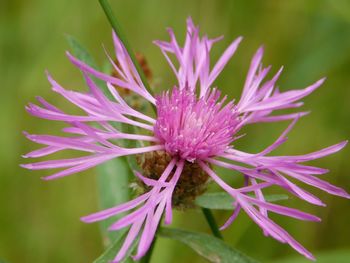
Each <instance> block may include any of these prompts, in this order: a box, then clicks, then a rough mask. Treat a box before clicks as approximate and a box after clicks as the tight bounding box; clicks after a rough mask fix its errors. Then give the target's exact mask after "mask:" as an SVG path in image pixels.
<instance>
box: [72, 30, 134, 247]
mask: <svg viewBox="0 0 350 263" xmlns="http://www.w3.org/2000/svg"><path fill="white" fill-rule="evenodd" d="M67 41H68V43H69V45H70V47H71V49H72V52H73V55H74V56H76V57H77V58H78V59H80V60H81V61H83V62H84V63H86V64H88V65H89V66H91V67H94V68H96V69H98V67H97V65H96V63H95V61H94V59H93V58H92V57H91V56H90V54H89V52H88V51H87V50H86V49H85V48H84V47H83V46H82V45H81V44H80V43H79V42H78V41H77V40H76V39H75V38H73V37H72V36H67ZM93 80H94V82H95V83H96V85H98V86H99V88H100V89H101V90H103V91H104V92H105V94H106V96H111V94H109V92H107V89H106V85H105V83H104V82H103V81H101V80H98V79H96V78H94V79H93ZM113 125H118V124H113ZM117 128H118V129H120V127H119V126H118V127H117ZM121 143H122V144H123V145H124V144H125V142H121ZM97 174H98V176H97V180H98V188H99V195H100V208H101V209H106V208H110V207H113V206H116V205H118V204H121V203H124V202H126V201H128V200H129V198H130V189H129V178H131V176H132V171H131V169H130V166H129V164H128V161H127V159H126V157H119V158H115V159H113V160H110V161H108V162H106V163H103V164H101V165H99V166H98V167H97ZM120 217H121V216H120V215H117V216H114V217H111V218H109V219H107V220H104V221H101V222H100V226H101V231H102V235H103V239H104V240H103V241H104V244H105V245H106V246H107V245H109V244H110V242H111V241H113V240H120V237H121V235H122V233H121V232H120V231H107V229H108V227H109V225H110V224H111V223H113V222H114V221H116V220H117V219H118V218H120Z"/></svg>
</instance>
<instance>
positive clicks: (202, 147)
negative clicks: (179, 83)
mask: <svg viewBox="0 0 350 263" xmlns="http://www.w3.org/2000/svg"><path fill="white" fill-rule="evenodd" d="M219 98H220V92H219V91H218V90H216V89H213V90H212V91H211V92H208V93H207V94H206V95H205V96H203V97H201V98H199V99H197V97H196V95H195V94H194V93H193V92H192V91H190V90H188V89H182V90H179V89H178V88H176V87H175V88H174V89H173V90H172V92H171V93H170V92H169V91H167V92H165V93H163V94H161V95H160V96H158V97H157V98H156V100H157V102H156V106H157V115H158V117H157V121H156V124H155V127H154V134H155V136H156V137H157V138H159V139H160V140H161V142H162V143H164V145H165V150H166V151H167V152H168V153H169V154H171V155H173V156H174V155H178V156H179V157H181V158H183V159H186V160H187V161H190V162H194V161H195V160H196V159H204V158H207V157H210V156H215V155H218V154H220V153H222V152H223V151H224V150H225V149H226V147H227V146H228V145H229V144H230V143H231V142H232V141H233V135H234V134H235V132H236V131H237V129H238V124H239V122H240V121H239V117H238V113H237V111H236V107H235V105H234V104H233V102H229V103H228V104H226V105H225V106H224V105H223V104H224V102H225V100H226V97H225V98H223V99H222V100H220V101H219Z"/></svg>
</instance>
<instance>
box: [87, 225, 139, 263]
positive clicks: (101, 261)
mask: <svg viewBox="0 0 350 263" xmlns="http://www.w3.org/2000/svg"><path fill="white" fill-rule="evenodd" d="M121 232H122V234H121V235H120V237H119V238H117V239H115V240H114V242H113V243H112V244H111V245H110V246H109V247H108V248H107V249H106V250H105V252H103V254H102V255H101V256H100V257H99V258H97V259H96V260H95V261H94V262H93V263H110V262H111V261H112V260H113V259H114V258H115V256H116V255H117V253H118V251H119V250H120V248H121V247H122V245H123V243H124V239H125V237H126V234H127V233H125V231H123V230H122V231H121ZM136 244H137V242H134V243H133V244H132V245H131V247H130V248H129V250H128V252H127V253H126V254H125V259H124V260H122V261H120V263H131V262H134V261H133V260H132V259H131V258H130V255H131V253H132V251H133V250H134V249H135V247H136Z"/></svg>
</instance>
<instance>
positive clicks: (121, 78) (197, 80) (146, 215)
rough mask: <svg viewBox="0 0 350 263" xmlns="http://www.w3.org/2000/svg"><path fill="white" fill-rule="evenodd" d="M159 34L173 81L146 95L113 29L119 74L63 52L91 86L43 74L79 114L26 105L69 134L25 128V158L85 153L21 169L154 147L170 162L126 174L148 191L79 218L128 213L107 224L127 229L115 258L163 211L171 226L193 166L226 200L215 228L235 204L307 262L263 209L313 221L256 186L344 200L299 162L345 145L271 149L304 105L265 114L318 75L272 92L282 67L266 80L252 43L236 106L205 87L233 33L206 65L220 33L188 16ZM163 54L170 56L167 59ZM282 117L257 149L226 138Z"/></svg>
mask: <svg viewBox="0 0 350 263" xmlns="http://www.w3.org/2000/svg"><path fill="white" fill-rule="evenodd" d="M168 31H169V34H170V41H169V42H164V41H155V44H156V45H158V46H159V47H160V50H161V52H162V53H163V54H164V56H165V58H166V60H167V61H168V63H169V65H170V67H171V69H172V70H173V71H174V74H175V76H176V77H177V81H178V83H176V84H175V85H174V87H173V88H172V89H170V90H168V91H165V92H163V93H162V94H160V95H158V96H156V97H155V98H154V97H153V96H152V95H151V94H150V93H149V92H148V91H147V90H146V88H145V87H144V85H143V83H142V81H141V79H140V77H139V75H138V73H137V71H136V68H135V66H134V65H133V63H132V61H131V59H130V57H129V55H128V53H127V51H126V49H125V48H124V46H123V45H122V43H121V41H120V40H119V39H118V37H117V36H116V35H115V34H113V38H114V45H115V51H116V58H117V61H118V63H114V62H113V60H112V59H111V58H110V57H109V59H110V61H111V63H112V64H113V67H114V70H115V71H116V72H117V73H118V76H110V75H107V74H104V73H101V72H98V71H96V70H95V69H93V68H91V67H90V66H88V65H86V64H84V63H83V62H81V61H79V60H78V59H76V58H74V57H73V56H72V55H70V54H69V53H68V54H67V55H68V57H69V59H70V60H71V62H72V63H73V64H74V65H76V66H77V67H78V68H79V69H80V70H81V71H82V72H83V74H84V78H85V80H86V83H87V85H88V87H89V90H90V91H89V92H88V93H82V92H76V91H69V90H65V89H64V88H63V87H62V86H60V85H59V84H58V83H57V82H56V81H55V80H54V79H53V78H52V77H51V76H50V75H48V79H49V81H50V83H51V85H52V88H53V91H55V92H57V93H59V94H60V95H62V96H63V97H65V98H66V99H67V100H69V101H70V102H72V103H73V104H75V105H76V106H78V107H79V108H80V109H81V110H83V111H84V112H85V114H83V115H72V114H68V113H65V112H63V111H62V110H60V109H58V108H56V107H55V106H53V105H51V104H50V103H48V102H46V101H45V100H44V99H42V98H38V101H39V102H40V104H41V106H37V105H34V104H30V105H29V106H28V107H27V111H28V112H29V113H30V114H32V115H34V116H36V117H40V118H43V119H48V120H56V121H62V122H65V123H66V124H67V125H68V127H66V128H64V130H63V131H64V132H65V133H67V134H73V135H74V136H71V137H63V136H52V135H31V134H26V136H27V137H28V139H30V140H32V141H34V142H37V143H39V144H44V145H46V146H45V147H44V148H41V149H39V150H36V151H33V152H30V153H28V154H27V155H25V157H27V158H36V157H42V156H46V155H49V154H52V153H55V152H58V151H62V150H77V151H80V152H85V153H87V155H84V156H82V157H77V158H71V159H60V160H50V161H42V162H36V163H31V164H25V165H23V167H25V168H28V169H33V170H40V169H52V168H62V170H61V171H59V172H56V173H54V174H53V175H51V176H48V177H45V178H44V179H45V180H50V179H56V178H60V177H64V176H67V175H71V174H74V173H78V172H81V171H84V170H86V169H88V168H91V167H94V166H96V165H98V164H101V163H103V162H106V161H108V160H111V159H113V158H117V157H120V156H126V155H136V154H147V153H150V152H155V151H157V152H163V153H165V154H166V155H167V156H169V161H168V162H167V163H166V165H165V167H164V169H163V170H162V172H161V173H160V174H159V176H158V177H157V178H152V177H150V176H146V175H145V174H141V173H139V172H135V176H136V177H137V178H138V179H139V180H140V181H141V182H142V183H143V185H144V186H145V189H147V190H146V191H145V192H144V193H143V194H142V195H140V196H138V197H137V198H135V199H134V200H131V201H129V202H127V203H124V204H120V205H118V206H116V207H113V208H110V209H107V210H104V211H101V212H98V213H96V214H92V215H89V216H86V217H83V218H82V220H83V221H84V222H88V223H90V222H96V221H100V220H104V219H106V218H109V217H111V216H114V215H116V214H120V213H122V212H129V214H128V215H126V216H124V217H122V218H121V219H120V220H118V221H117V222H115V223H114V224H112V225H111V226H110V230H119V229H121V228H124V227H130V230H129V233H128V235H127V237H126V239H125V241H124V244H123V246H122V248H121V249H120V251H119V252H118V254H117V256H116V258H115V262H119V261H120V260H122V259H123V258H124V256H125V253H126V251H127V250H128V248H129V247H130V245H131V244H132V242H133V241H134V240H135V238H136V237H137V236H140V240H139V243H138V249H137V254H136V255H135V256H134V258H135V259H140V258H141V257H142V256H143V255H145V253H146V252H147V250H148V249H149V247H150V245H151V243H152V240H153V238H154V235H155V232H156V229H157V226H158V224H159V222H160V220H161V218H162V215H163V214H164V216H165V220H164V223H165V224H170V223H171V220H172V207H173V206H174V203H173V202H174V198H173V197H174V194H175V192H176V188H177V185H178V183H179V181H180V180H181V177H183V176H189V175H188V173H185V172H184V171H185V168H186V166H189V165H192V164H193V165H197V168H198V167H199V169H201V171H202V173H205V174H206V175H207V176H209V177H211V179H212V180H213V181H215V182H216V183H217V184H218V185H220V186H221V187H222V189H223V190H225V191H226V192H227V193H229V194H230V195H231V196H232V198H233V199H232V200H233V205H234V206H235V207H236V208H235V210H234V212H233V214H232V216H231V217H230V218H229V219H228V220H227V222H226V223H225V224H224V225H223V227H222V228H226V227H228V226H229V225H230V224H231V223H232V222H233V220H234V219H235V218H236V216H237V215H238V213H239V212H240V211H241V210H244V211H245V212H246V213H247V214H248V215H249V216H250V218H251V219H252V220H253V221H254V222H256V224H258V225H259V226H260V227H261V228H262V230H263V231H264V234H265V235H266V236H271V237H273V238H275V239H277V240H278V241H280V242H283V243H288V244H289V245H290V246H292V247H293V248H294V249H295V250H297V251H298V252H299V253H301V254H303V255H304V256H306V257H307V258H309V259H313V256H312V254H311V253H310V252H308V251H307V250H306V249H305V248H304V247H303V246H301V245H300V244H299V243H298V242H297V241H296V240H294V239H293V238H292V237H291V236H290V235H289V234H288V233H287V232H286V231H285V230H284V229H283V228H281V227H280V226H279V225H277V224H276V223H275V222H273V221H272V220H271V219H270V218H269V216H268V213H269V212H274V213H277V214H281V215H285V216H289V217H293V218H297V219H300V220H310V221H320V219H319V218H318V217H316V216H313V215H310V214H307V213H304V212H302V211H299V210H296V209H293V208H288V207H285V206H281V205H277V204H272V203H269V202H267V201H266V200H265V198H264V194H263V189H264V188H267V187H270V186H280V187H281V188H283V189H285V190H286V191H288V192H289V193H291V194H293V195H295V196H297V197H298V198H300V199H303V200H305V201H306V202H309V203H311V204H315V205H319V206H324V203H323V202H322V201H321V200H320V199H319V198H317V197H316V196H314V195H313V194H311V193H310V192H308V191H306V190H304V189H303V188H301V187H300V186H298V185H297V184H296V183H295V181H300V182H302V183H305V184H308V185H311V186H314V187H316V188H318V189H321V190H323V191H326V192H328V193H330V194H333V195H338V196H342V197H345V198H349V197H350V196H349V194H348V193H346V192H345V191H344V190H342V189H341V188H338V187H336V186H333V185H331V184H329V183H328V182H326V181H323V180H322V179H320V177H319V175H321V174H324V173H326V172H327V170H326V169H323V168H318V167H314V166H308V165H305V164H303V163H304V162H307V161H311V160H314V159H318V158H321V157H324V156H327V155H330V154H333V153H335V152H337V151H339V150H340V149H342V148H343V147H344V146H345V145H346V142H341V143H339V144H335V145H333V146H330V147H327V148H324V149H322V150H319V151H316V152H313V153H308V154H304V155H296V156H274V155H270V153H271V152H272V151H273V150H275V149H276V148H277V147H278V146H280V145H281V144H282V143H284V142H285V141H286V135H287V133H288V132H289V131H290V130H291V129H292V127H293V126H294V124H295V123H296V121H297V120H298V118H300V117H301V116H303V115H305V114H307V112H298V113H292V114H281V113H280V114H274V115H273V113H274V112H275V111H278V110H283V109H291V108H298V107H300V106H301V105H302V102H300V99H302V98H304V97H305V96H307V95H309V94H310V93H311V92H313V91H314V90H315V89H317V88H318V87H319V86H320V85H321V84H322V83H323V82H324V79H321V80H319V81H317V82H315V83H314V84H312V85H310V86H308V87H307V88H305V89H300V90H291V91H286V92H279V90H278V89H277V87H276V81H277V79H278V78H279V76H280V74H281V72H282V68H281V69H280V70H279V71H278V72H277V73H276V74H275V75H274V76H273V77H272V78H271V79H269V80H265V78H266V75H267V74H268V73H269V71H270V67H263V65H262V63H261V60H262V56H263V49H262V48H259V49H258V51H257V52H256V54H255V55H254V57H253V59H252V62H251V65H250V68H249V71H248V75H247V78H246V82H245V84H244V88H243V93H242V96H241V98H240V100H239V101H238V102H237V103H235V102H234V101H229V102H227V97H226V96H225V97H223V98H222V97H221V94H220V91H219V90H218V89H216V88H215V87H213V83H214V81H215V79H216V78H217V77H218V75H219V74H220V72H221V71H222V69H223V68H224V66H225V65H226V63H227V62H228V61H229V59H230V58H231V57H232V55H233V54H234V53H235V51H236V49H237V47H238V45H239V43H240V42H241V40H242V38H241V37H239V38H237V39H236V40H235V41H233V42H232V44H231V45H230V46H229V47H228V48H227V49H226V50H225V52H224V53H223V55H222V56H221V57H220V58H219V60H218V61H217V62H216V63H215V65H214V67H213V68H212V69H210V56H209V54H210V50H211V48H212V46H213V44H214V43H215V42H217V41H219V40H220V39H221V37H220V38H216V39H209V38H207V36H204V37H200V36H199V28H198V27H195V26H194V25H193V23H192V20H191V19H188V21H187V35H186V40H185V43H184V46H183V47H181V46H180V45H179V44H178V42H177V40H176V38H175V36H174V33H173V31H172V30H171V29H169V30H168ZM170 55H171V56H173V57H175V58H176V61H174V59H173V58H171V57H170ZM91 76H93V77H96V78H99V79H101V80H103V81H105V82H106V83H107V86H108V89H109V92H110V93H111V95H112V96H113V98H114V99H113V100H111V99H108V98H107V97H106V96H105V95H104V94H103V93H102V91H101V90H100V89H99V88H98V87H97V86H96V85H95V83H94V82H93V81H92V79H91ZM115 86H118V87H120V88H123V89H127V90H131V91H132V92H134V93H136V94H138V95H140V96H141V97H143V98H144V99H146V100H147V101H149V102H150V103H151V104H154V105H155V107H156V109H157V115H156V118H155V119H154V118H152V117H149V116H147V115H145V114H144V113H142V112H140V111H138V110H136V109H134V108H132V107H130V106H129V104H128V103H126V101H125V100H124V99H123V97H122V96H121V95H120V94H119V93H118V90H117V89H116V88H115ZM283 120H291V124H290V125H289V126H288V127H287V129H286V130H285V131H284V132H283V133H282V134H281V135H280V137H279V138H277V140H276V141H275V142H274V143H273V144H271V145H270V146H269V147H267V148H266V149H264V150H263V151H261V152H259V153H246V152H242V151H240V150H238V149H236V148H235V147H234V146H233V145H232V143H233V142H234V141H235V140H237V139H239V138H240V137H241V135H239V134H238V133H239V131H240V129H241V128H242V127H243V126H246V125H249V124H251V123H258V122H276V121H283ZM113 122H118V123H124V124H129V125H132V126H134V127H137V128H138V129H141V130H144V131H145V132H140V134H128V133H124V132H122V131H119V130H117V129H116V128H115V126H113V125H111V123H113ZM121 139H123V140H139V141H143V142H145V143H144V145H146V146H143V147H138V148H125V147H122V146H120V144H118V143H117V142H118V140H121ZM213 166H219V167H224V168H227V169H230V170H234V171H238V172H240V173H241V174H242V176H243V177H244V178H245V180H244V181H245V184H244V185H243V186H242V187H241V188H233V187H232V186H230V185H229V184H227V183H226V182H225V181H224V180H223V179H221V178H220V176H219V175H217V174H216V173H215V172H214V170H213ZM290 179H292V180H293V181H291V180H290ZM248 194H249V195H248Z"/></svg>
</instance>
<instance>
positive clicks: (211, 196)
mask: <svg viewBox="0 0 350 263" xmlns="http://www.w3.org/2000/svg"><path fill="white" fill-rule="evenodd" d="M265 199H266V201H269V202H276V201H280V200H286V199H288V196H287V195H267V196H266V197H265ZM234 201H235V200H234V199H233V198H232V197H231V196H230V195H229V194H228V193H226V192H218V193H206V194H203V195H201V196H198V197H197V199H196V201H195V203H196V205H198V206H200V207H204V208H209V209H219V210H233V209H234V208H235V206H234V205H233V203H234Z"/></svg>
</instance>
